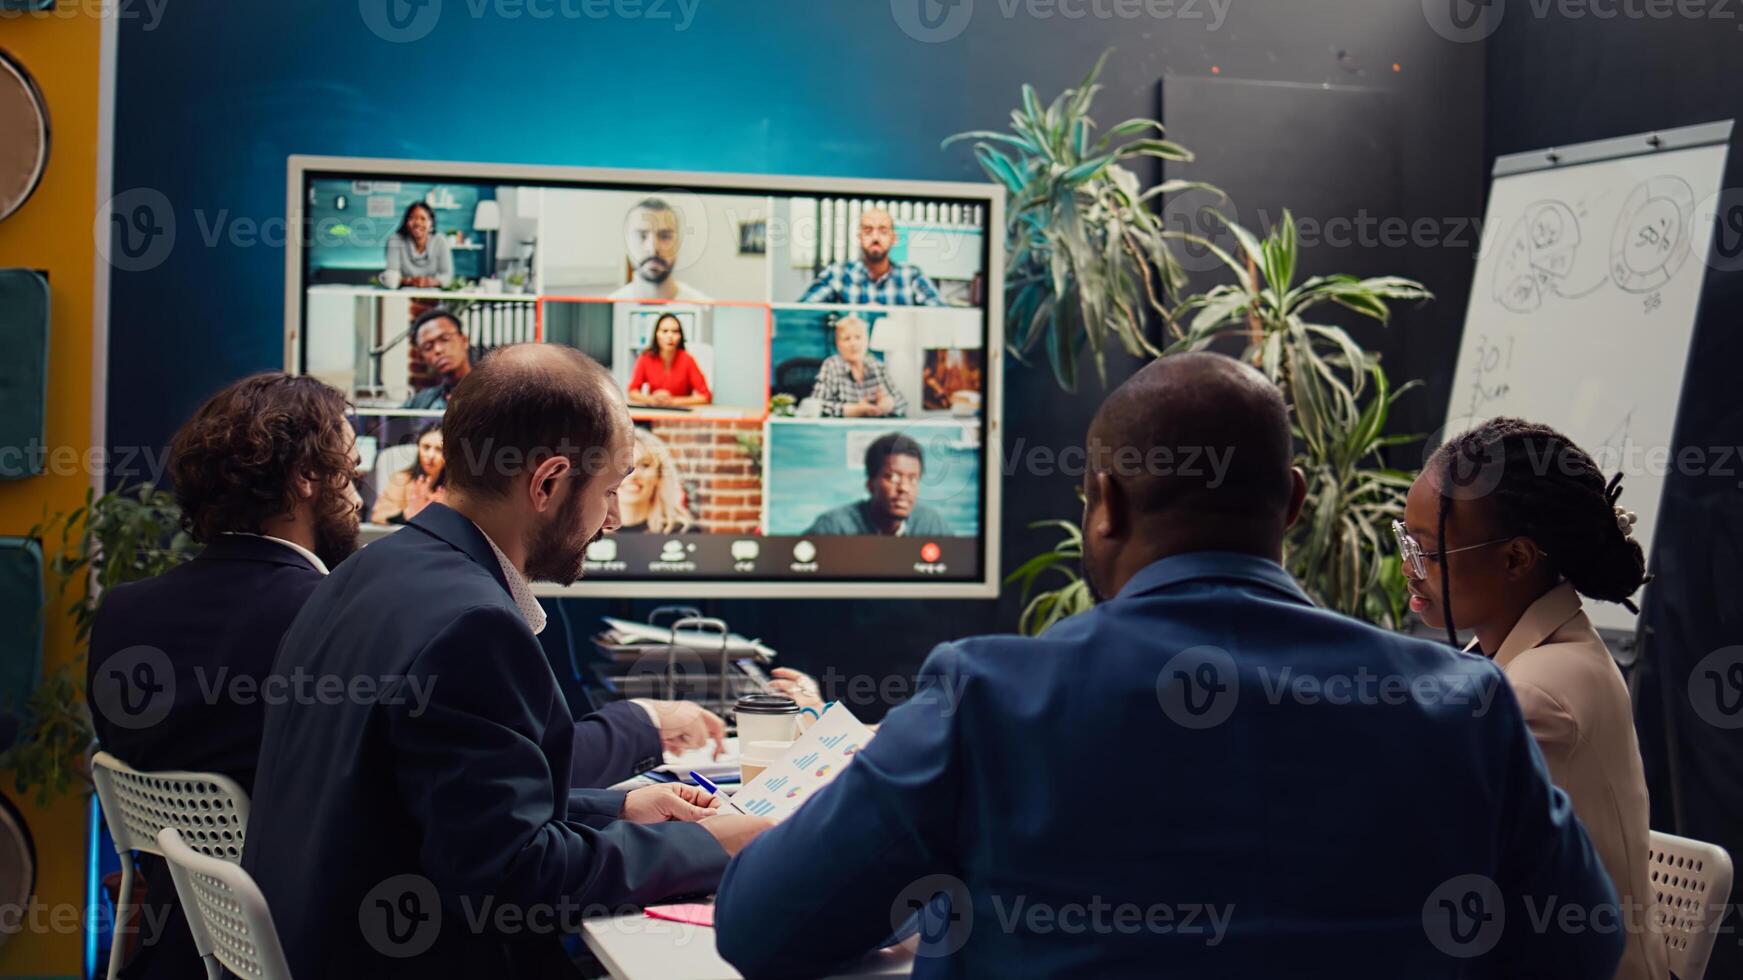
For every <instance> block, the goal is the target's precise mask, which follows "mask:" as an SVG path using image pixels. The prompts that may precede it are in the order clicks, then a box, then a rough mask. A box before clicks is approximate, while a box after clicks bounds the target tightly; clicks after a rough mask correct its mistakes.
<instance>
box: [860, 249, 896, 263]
mask: <svg viewBox="0 0 1743 980" xmlns="http://www.w3.org/2000/svg"><path fill="white" fill-rule="evenodd" d="M862 251H863V252H864V253H865V261H866V264H867V265H877V264H878V263H879V262H882V261H883V260H884V259H885V258H886V257H888V256H889V254H890V250H889V249H887V248H875V247H874V248H866V249H862Z"/></svg>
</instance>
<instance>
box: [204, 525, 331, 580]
mask: <svg viewBox="0 0 1743 980" xmlns="http://www.w3.org/2000/svg"><path fill="white" fill-rule="evenodd" d="M224 533H225V534H233V535H235V536H236V537H239V538H260V539H262V540H265V541H276V542H278V543H279V544H282V545H284V546H285V547H286V548H289V549H290V550H292V551H294V552H296V553H297V554H299V555H302V556H303V558H304V559H305V560H306V561H308V563H309V564H310V565H313V566H314V567H315V571H317V572H320V573H321V574H322V575H326V574H327V573H328V568H327V563H326V562H324V561H322V560H321V559H320V558H318V557H316V556H315V553H314V552H312V551H310V550H309V549H307V548H305V547H303V546H302V545H300V544H297V543H296V542H295V541H286V540H285V539H283V538H275V537H273V536H272V535H270V534H252V533H250V532H248V531H225V532H224Z"/></svg>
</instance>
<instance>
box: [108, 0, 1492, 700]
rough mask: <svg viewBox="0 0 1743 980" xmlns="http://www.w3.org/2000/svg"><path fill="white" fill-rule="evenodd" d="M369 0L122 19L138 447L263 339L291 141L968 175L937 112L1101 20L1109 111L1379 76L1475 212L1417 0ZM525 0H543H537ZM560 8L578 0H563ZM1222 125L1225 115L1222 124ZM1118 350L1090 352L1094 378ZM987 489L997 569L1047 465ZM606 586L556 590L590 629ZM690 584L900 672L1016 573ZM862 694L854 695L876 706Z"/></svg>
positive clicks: (817, 649)
mask: <svg viewBox="0 0 1743 980" xmlns="http://www.w3.org/2000/svg"><path fill="white" fill-rule="evenodd" d="M385 2H389V0H363V2H362V4H359V3H357V2H352V0H338V2H333V3H323V4H319V5H317V4H283V3H266V2H263V0H234V2H230V3H204V4H195V5H178V4H171V5H168V6H167V7H166V8H165V10H164V16H163V20H162V22H161V23H158V24H155V25H150V29H147V26H148V25H147V24H146V23H145V22H143V21H140V20H124V21H122V27H121V47H120V73H119V79H118V82H117V85H116V93H117V113H116V138H115V145H116V146H117V147H118V150H117V154H116V160H115V186H116V188H117V189H118V190H120V191H126V190H129V189H133V188H144V189H153V190H156V191H158V192H160V193H161V194H162V195H164V199H166V200H167V202H168V204H169V207H170V208H171V209H172V210H173V213H174V218H175V221H176V238H175V244H174V247H173V248H172V249H170V250H169V252H168V255H167V257H166V258H165V259H164V260H163V261H162V262H161V264H157V265H155V266H154V267H152V268H149V269H146V270H143V271H137V272H130V271H125V270H117V272H116V274H115V276H114V285H113V302H112V321H111V322H112V328H111V342H110V365H111V367H110V389H109V420H108V424H109V437H110V441H111V443H112V444H113V445H115V446H118V447H127V446H146V447H159V446H161V445H163V444H164V443H165V442H166V441H167V440H168V437H169V435H170V434H171V433H172V432H173V430H174V428H175V427H176V425H177V424H179V423H180V421H181V420H182V419H183V418H185V417H186V415H187V414H188V413H189V412H190V411H191V410H192V409H193V407H194V406H195V405H196V404H197V403H198V401H199V400H200V399H201V398H202V397H203V396H204V395H206V394H207V393H209V392H210V391H212V390H213V389H215V388H216V387H218V386H219V385H221V384H223V383H225V382H226V381H228V380H230V379H233V378H235V377H237V376H239V375H242V374H244V373H246V372H250V371H255V370H260V369H265V368H274V367H280V366H282V364H283V359H282V358H283V355H282V350H283V338H282V330H283V324H282V321H283V290H284V286H285V283H284V274H283V269H284V255H283V251H282V249H281V248H279V247H276V246H275V245H274V244H260V243H254V244H248V243H246V241H245V239H246V236H243V240H238V239H237V238H235V237H233V236H232V235H230V234H228V233H227V232H229V231H232V230H241V231H246V230H247V226H246V225H238V224H235V223H236V222H252V223H255V224H258V223H262V222H282V220H283V215H284V198H285V158H286V157H287V156H288V155H290V154H292V153H320V154H350V155H359V156H385V157H407V158H419V159H448V160H478V161H503V162H517V163H540V164H566V165H589V166H609V167H650V168H668V169H679V168H682V169H690V170H728V171H752V172H782V173H812V174H824V175H841V176H864V177H892V178H935V179H951V180H961V179H981V178H980V175H979V172H978V170H977V169H976V168H975V167H974V165H973V164H972V162H971V161H970V159H969V157H968V154H967V153H966V152H964V151H961V150H952V151H950V152H941V151H940V150H939V141H940V139H942V138H943V137H944V136H946V135H948V134H950V133H952V132H956V131H958V130H964V129H970V128H999V127H1001V126H1002V125H1003V124H1004V121H1005V119H1006V118H1007V115H1008V112H1009V109H1010V108H1011V106H1013V105H1015V104H1016V103H1017V101H1018V98H1019V94H1018V91H1019V86H1020V85H1021V84H1022V83H1023V82H1033V83H1034V84H1036V86H1037V87H1038V88H1039V89H1040V90H1041V91H1042V92H1043V93H1045V94H1051V93H1053V92H1056V91H1058V90H1059V89H1060V88H1063V87H1064V86H1066V85H1069V84H1072V83H1074V82H1075V81H1077V79H1078V78H1079V77H1080V76H1081V75H1082V73H1083V72H1084V71H1085V69H1086V68H1087V67H1088V66H1089V65H1090V64H1091V63H1092V62H1093V61H1094V60H1095V58H1096V56H1097V55H1098V54H1100V53H1101V52H1102V50H1103V49H1105V48H1107V47H1110V46H1113V47H1115V48H1116V51H1115V54H1114V57H1113V59H1112V61H1111V63H1110V68H1109V71H1108V73H1107V77H1106V83H1107V91H1106V92H1105V94H1104V95H1103V96H1102V97H1101V99H1100V102H1099V103H1098V116H1099V117H1100V118H1101V119H1102V120H1103V121H1104V123H1106V124H1111V123H1113V122H1115V121H1118V120H1120V119H1124V118H1127V117H1130V116H1138V115H1153V114H1155V112H1156V107H1157V84H1158V81H1159V79H1160V78H1161V77H1162V76H1163V75H1164V74H1175V75H1184V76H1193V77H1207V76H1209V75H1210V73H1211V72H1212V69H1213V66H1214V68H1215V69H1217V70H1218V71H1219V72H1220V77H1229V78H1250V79H1266V80H1275V81H1287V82H1307V83H1313V84H1318V83H1322V82H1323V83H1334V84H1358V85H1372V86H1380V87H1384V88H1386V89H1388V90H1390V91H1394V92H1396V93H1397V96H1398V98H1399V99H1400V100H1401V102H1402V105H1403V107H1404V112H1403V118H1405V119H1406V120H1407V124H1406V128H1405V130H1404V132H1403V134H1402V135H1403V137H1404V138H1405V139H1406V140H1407V141H1408V146H1409V153H1408V155H1407V159H1408V161H1409V166H1410V169H1409V172H1408V173H1406V174H1404V175H1403V187H1402V189H1401V192H1400V193H1401V197H1400V203H1399V207H1400V210H1401V212H1402V213H1403V214H1404V215H1416V214H1440V215H1448V214H1453V215H1457V214H1472V215H1474V214H1476V213H1478V212H1477V210H1476V208H1477V207H1478V205H1479V203H1480V196H1481V188H1482V186H1483V180H1482V171H1481V144H1482V130H1481V112H1482V92H1483V51H1482V45H1480V44H1463V43H1455V42H1452V41H1449V40H1446V39H1445V38H1443V37H1441V36H1439V35H1438V34H1436V33H1435V32H1434V31H1433V30H1431V29H1430V27H1429V25H1428V24H1427V22H1426V21H1425V20H1424V17H1423V14H1422V10H1421V7H1420V5H1419V4H1417V3H1375V2H1372V0H1313V2H1306V0H1232V3H1229V4H1227V5H1226V6H1225V5H1223V4H1222V3H1220V2H1219V4H1218V6H1219V7H1222V14H1223V15H1222V16H1218V14H1216V13H1215V12H1214V11H1213V7H1212V5H1211V4H1210V3H1209V2H1208V0H1195V2H1192V3H1180V4H1176V5H1175V7H1174V8H1173V9H1174V10H1175V11H1176V14H1177V16H1175V17H1172V18H1169V19H1154V18H1147V17H1143V18H1139V19H1136V20H1124V19H1097V18H1095V17H1094V16H1090V17H1085V18H1081V19H1066V18H1064V17H1062V16H1057V15H1056V16H1053V17H1051V18H1048V17H1042V16H1036V15H1034V14H1033V13H1029V12H1025V11H1041V12H1044V11H1048V10H1053V9H1055V8H1053V7H1052V6H1050V5H1031V4H1029V3H1028V2H1027V0H1025V2H1023V3H1018V4H1013V3H1012V0H979V2H978V4H972V3H968V2H960V0H959V2H958V3H957V4H955V5H953V6H952V7H950V8H947V9H950V10H954V11H958V12H960V11H962V10H964V9H969V8H972V11H973V12H972V17H971V19H970V20H969V21H968V22H967V25H966V28H965V29H963V30H962V31H961V32H960V34H958V35H956V36H954V37H951V38H949V39H948V40H942V41H938V42H937V43H932V42H928V41H922V40H916V39H915V37H913V36H910V35H909V34H907V33H904V31H903V29H902V27H901V26H900V23H899V22H900V21H901V20H903V19H907V20H908V21H909V22H910V23H917V21H915V20H914V19H913V18H912V16H911V15H913V14H914V12H915V9H916V8H915V7H914V3H915V2H916V0H897V2H896V3H895V4H893V5H892V4H891V3H887V2H885V0H759V2H755V3H751V2H743V0H740V2H726V0H700V2H699V4H698V5H697V6H696V7H695V8H694V19H693V21H692V22H691V23H689V24H688V25H687V29H685V30H677V29H675V28H676V27H677V24H676V22H674V21H672V20H650V19H646V18H637V19H629V18H614V19H608V20H594V19H588V18H586V17H577V18H564V17H557V18H554V19H542V20H541V19H535V18H533V17H532V16H530V15H528V14H526V13H524V12H523V13H522V15H521V16H520V17H518V18H511V17H508V16H504V15H503V13H499V12H498V11H507V10H520V9H523V8H521V7H519V6H518V5H515V6H509V5H508V4H506V3H505V4H503V5H500V6H499V5H498V4H496V3H494V2H492V3H488V4H486V3H484V2H483V0H427V2H426V5H425V6H424V7H423V8H422V14H421V15H420V16H428V15H429V13H430V12H432V11H434V12H437V13H438V15H439V16H438V17H437V19H436V20H435V22H434V25H433V27H432V28H431V29H430V30H429V31H428V33H427V35H426V36H423V37H421V38H419V39H417V40H414V41H409V42H407V43H392V42H390V41H388V40H384V39H383V37H381V36H378V34H377V33H374V32H372V30H371V29H370V28H369V27H368V26H367V25H366V16H365V15H368V16H369V17H370V18H374V19H376V20H377V21H378V22H383V23H384V21H380V14H381V13H382V10H383V7H384V4H385ZM394 2H397V0H394ZM653 3H654V0H647V2H646V3H645V4H644V5H642V6H641V7H640V9H642V10H644V11H645V10H647V9H649V8H650V7H652V6H653ZM904 4H906V5H907V6H906V8H905V10H904V6H903V5H904ZM474 5H476V6H477V8H478V9H481V10H483V11H485V12H484V14H483V15H482V16H474V15H473V9H474ZM535 6H536V7H537V8H538V9H540V10H553V9H557V0H549V2H548V3H536V4H535ZM1007 7H1009V8H1010V9H1015V10H1017V12H1016V13H1015V14H1014V15H1013V16H1006V15H1005V13H1004V11H1005V10H1006V9H1007ZM1067 7H1068V8H1069V9H1073V10H1081V9H1087V4H1086V3H1082V4H1080V3H1073V2H1069V0H1068V3H1067ZM569 9H571V10H584V9H587V8H584V7H583V6H582V5H581V3H580V0H571V2H570V3H569ZM620 9H625V8H620ZM662 9H665V10H668V11H672V12H675V11H676V10H677V8H676V7H675V6H673V5H672V4H670V3H668V4H667V5H666V6H665V7H664V8H662ZM934 9H937V8H934ZM1104 9H1105V5H1104ZM1188 12H1191V13H1193V14H1196V15H1198V19H1192V18H1188V17H1186V16H1184V15H1185V14H1187V13H1188ZM411 23H412V32H413V33H417V32H418V31H420V30H421V29H422V22H420V21H418V20H417V19H416V18H415V17H414V19H413V20H412V22H411ZM947 29H948V25H947ZM388 33H391V32H388ZM1395 63H1396V64H1398V65H1400V66H1401V70H1400V71H1393V70H1392V67H1391V66H1392V65H1393V64H1395ZM1245 124H1246V121H1245V120H1243V119H1240V118H1231V119H1229V120H1228V126H1229V127H1230V128H1231V129H1230V131H1231V132H1233V131H1235V130H1237V129H1239V128H1240V127H1243V126H1244V125H1245ZM1245 135H1246V136H1247V138H1248V139H1249V140H1250V138H1251V135H1252V134H1251V133H1247V134H1245ZM1216 138H1217V137H1216V135H1215V134H1203V135H1201V136H1199V137H1198V139H1199V140H1200V141H1201V144H1202V143H1203V142H1206V141H1214V140H1215V139H1216ZM1207 148H1208V147H1207ZM1276 152H1278V153H1284V154H1287V153H1289V152H1290V148H1289V147H1288V146H1278V147H1276ZM1195 176H1200V177H1203V178H1204V179H1208V180H1212V181H1214V180H1216V179H1217V175H1216V174H1215V173H1203V174H1196V175H1195ZM220 222H222V223H223V224H222V226H220ZM280 227H282V226H280ZM214 231H216V232H217V234H216V235H215V236H214ZM1469 261H1470V256H1469V254H1460V253H1454V252H1451V251H1449V250H1445V249H1442V250H1423V251H1422V252H1421V253H1420V254H1412V255H1410V256H1408V257H1405V256H1401V263H1402V262H1408V265H1407V266H1401V268H1408V269H1409V270H1410V271H1412V272H1413V273H1415V274H1418V275H1422V276H1424V277H1427V278H1439V279H1441V280H1443V281H1445V282H1448V283H1455V284H1456V283H1458V282H1460V281H1461V275H1460V270H1462V269H1465V268H1468V264H1469ZM1462 312H1463V302H1462V299H1461V298H1459V297H1458V296H1457V295H1456V292H1455V294H1454V295H1453V296H1451V297H1448V298H1447V299H1446V301H1445V302H1443V303H1442V304H1440V305H1438V306H1436V307H1432V308H1429V309H1428V310H1426V311H1423V312H1413V313H1410V314H1407V315H1406V316H1404V317H1402V318H1401V322H1400V323H1399V324H1398V326H1396V327H1395V328H1394V329H1393V331H1391V332H1390V333H1389V335H1388V337H1389V339H1388V340H1387V341H1386V342H1387V343H1390V344H1394V345H1396V346H1397V348H1398V349H1399V350H1406V349H1408V350H1410V351H1412V352H1414V353H1415V354H1416V356H1414V357H1411V358H1410V359H1409V361H1410V363H1413V364H1414V363H1428V364H1434V363H1441V362H1444V363H1446V364H1450V363H1451V360H1450V352H1451V351H1452V350H1454V349H1455V345H1456V340H1457V337H1456V334H1457V323H1458V321H1459V319H1460V318H1461V317H1462ZM1442 352H1444V356H1441V353H1442ZM1129 370H1130V365H1129V364H1122V365H1116V370H1115V374H1114V376H1115V378H1116V380H1117V379H1118V378H1119V377H1122V376H1123V375H1124V374H1125V373H1126V372H1127V371H1129ZM1007 379H1008V386H1009V387H1008V394H1007V398H1006V416H1005V417H1006V420H1007V430H1008V432H1007V434H1008V436H1010V437H1016V436H1022V437H1024V438H1025V439H1027V440H1028V442H1029V443H1030V444H1031V445H1034V444H1036V443H1042V444H1050V445H1053V446H1059V445H1063V444H1066V443H1067V442H1069V441H1070V440H1074V439H1081V433H1082V431H1083V428H1084V426H1085V424H1086V423H1087V420H1088V418H1089V416H1090V414H1091V412H1092V411H1093V409H1094V406H1095V403H1096V401H1097V400H1098V394H1099V393H1098V391H1097V390H1096V389H1095V387H1094V382H1093V381H1091V382H1090V383H1089V386H1088V387H1087V388H1086V390H1085V391H1084V392H1083V393H1081V394H1079V395H1077V396H1075V397H1070V396H1066V395H1063V394H1061V393H1059V392H1058V391H1057V390H1056V389H1055V388H1054V387H1053V383H1052V381H1051V380H1050V378H1049V376H1048V375H1047V374H1045V373H1044V372H1035V371H1030V370H1027V369H1025V368H1022V367H1018V366H1013V367H1012V369H1011V370H1010V371H1009V372H1008V374H1007ZM1005 501H1006V506H1005V513H1006V520H1005V527H1004V532H1003V540H1004V546H1005V555H1006V558H1005V566H1006V568H1010V567H1012V566H1013V565H1014V564H1015V563H1016V561H1018V560H1021V558H1022V557H1024V556H1026V555H1027V554H1029V553H1032V552H1033V551H1034V550H1036V549H1037V548H1038V547H1039V546H1040V545H1041V544H1042V543H1043V542H1045V541H1047V540H1048V537H1047V535H1044V534H1040V533H1036V532H1030V531H1027V530H1026V529H1025V528H1026V525H1027V524H1028V523H1029V522H1030V521H1033V520H1037V519H1041V518H1047V517H1059V516H1069V515H1073V513H1074V511H1075V509H1076V506H1077V504H1076V501H1075V498H1074V496H1073V491H1072V485H1071V481H1070V480H1069V479H1067V478H1064V477H1058V476H1053V477H1047V478H1041V477H1032V476H1027V475H1023V474H1017V475H1013V476H1011V477H1008V478H1007V479H1006V481H1005ZM607 607H608V604H607V603H604V602H574V603H570V604H569V608H568V610H567V611H568V612H569V614H570V619H571V620H572V621H573V622H574V624H575V626H576V628H577V630H579V631H583V632H590V631H591V630H592V628H593V623H594V622H595V620H596V616H597V615H598V614H599V613H600V612H601V611H604V610H605V609H606V608H607ZM711 608H712V609H713V610H714V611H715V612H718V613H720V614H722V615H724V616H726V617H727V618H728V619H729V620H731V621H732V622H733V623H734V624H735V625H736V626H738V627H739V628H741V629H743V630H744V631H746V632H749V633H752V634H757V635H761V636H762V637H763V638H764V639H765V640H767V641H768V642H770V643H771V644H773V645H774V646H775V647H777V648H778V649H781V650H782V651H783V652H784V653H785V654H787V656H788V658H789V659H790V660H791V661H793V662H794V663H796V664H797V665H799V666H803V667H808V668H811V669H813V670H816V671H821V670H822V669H823V668H824V667H825V666H832V667H834V668H836V669H837V670H839V671H842V672H845V673H865V674H868V675H876V676H881V675H884V674H902V673H911V672H912V671H913V670H914V669H915V668H916V667H917V666H918V664H919V661H920V659H921V657H922V656H923V655H924V653H925V652H926V650H927V649H929V648H930V647H931V646H932V645H933V644H935V643H937V642H939V641H941V640H946V639H950V638H954V637H959V636H963V635H967V634H971V633H980V632H988V631H993V630H1004V629H1009V628H1010V627H1011V625H1012V624H1013V623H1014V622H1015V616H1016V612H1017V605H1016V601H1015V597H1014V596H1007V597H1005V598H1004V599H1002V600H1000V601H998V602H968V601H953V602H919V601H885V602H859V603H829V604H827V605H824V604H815V603H805V602H766V603H750V602H721V603H715V604H712V605H711ZM637 611H642V610H641V607H639V606H638V609H637ZM823 637H827V640H826V642H825V641H824V640H823V639H821V638H823ZM859 710H862V711H863V712H864V713H866V714H868V715H871V716H879V715H881V714H882V712H883V710H884V705H882V704H874V705H864V706H861V707H860V709H859Z"/></svg>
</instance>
